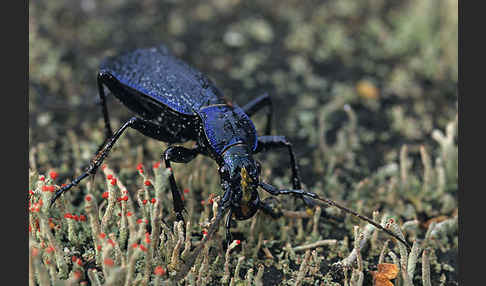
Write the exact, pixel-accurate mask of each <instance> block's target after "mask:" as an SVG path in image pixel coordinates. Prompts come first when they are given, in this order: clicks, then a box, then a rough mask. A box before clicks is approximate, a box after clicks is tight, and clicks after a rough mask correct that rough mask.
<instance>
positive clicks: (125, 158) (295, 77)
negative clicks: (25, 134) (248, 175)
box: [29, 0, 459, 285]
mask: <svg viewBox="0 0 486 286" xmlns="http://www.w3.org/2000/svg"><path fill="white" fill-rule="evenodd" d="M457 5H458V3H457V1H454V0H432V1H420V0H409V1H399V2H396V1H395V2H393V1H392V2H390V1H382V0H364V1H353V0H341V1H312V2H308V1H306V2H302V1H291V0H288V1H239V0H224V1H222V0H210V1H196V2H194V1H143V2H142V1H102V2H98V1H90V0H83V1H79V2H72V1H40V2H39V1H31V2H29V116H30V119H31V120H29V124H30V125H29V148H30V149H29V190H30V191H31V192H32V194H33V195H32V197H31V199H30V206H29V230H30V231H29V238H30V239H29V248H30V251H29V254H30V255H29V283H30V285H36V284H38V285H51V284H55V285H62V284H69V285H71V284H73V285H74V284H76V283H80V281H90V283H91V284H93V285H107V284H110V283H111V284H112V285H136V284H140V285H147V284H148V285H164V284H168V285H170V284H171V282H173V280H174V279H173V278H174V277H175V276H176V275H177V272H178V271H179V270H178V269H182V266H183V263H184V261H185V259H184V258H186V257H188V256H189V255H190V254H191V253H192V251H193V249H194V248H195V247H197V245H198V243H200V241H201V239H202V237H203V235H204V233H205V232H206V231H207V230H208V228H209V226H210V223H211V220H212V218H213V217H214V207H215V206H216V204H217V202H218V199H219V198H218V197H217V196H216V194H219V193H220V186H219V179H218V177H217V172H216V164H215V163H214V162H212V161H211V160H209V159H208V158H203V157H198V158H196V159H195V160H194V161H193V162H191V163H190V164H187V165H178V164H174V166H173V172H174V174H175V177H176V180H177V182H178V184H179V186H180V189H181V191H182V192H183V194H184V202H185V207H186V209H187V214H186V225H182V224H176V223H175V216H174V214H173V212H172V198H171V194H170V191H168V189H167V185H166V176H167V173H166V172H167V171H166V170H165V168H163V166H162V165H160V156H161V154H162V152H163V150H164V148H165V147H166V146H167V145H166V144H165V143H159V142H157V141H155V140H151V139H148V138H146V137H144V136H141V135H140V134H138V133H136V132H134V131H128V132H127V133H126V134H124V135H123V137H122V138H121V139H120V140H119V142H118V143H117V145H116V146H115V147H114V149H113V151H112V152H111V153H110V155H109V157H108V158H107V159H106V161H105V163H106V164H107V167H106V168H104V169H103V170H99V171H98V174H97V175H96V176H95V177H94V180H92V181H90V179H86V180H85V181H83V182H82V183H81V184H80V186H79V187H78V188H74V189H72V190H71V191H69V192H68V193H66V194H65V195H63V196H62V197H61V198H60V199H59V201H58V202H57V203H56V205H54V207H53V208H51V209H49V208H48V204H49V198H50V197H51V196H52V192H51V190H52V186H54V185H55V186H59V185H61V184H63V183H67V182H68V181H69V178H72V177H74V176H76V175H79V174H80V173H81V171H82V169H83V168H84V166H86V164H87V163H88V162H89V160H90V159H91V158H92V156H93V153H94V152H95V150H96V149H97V147H98V144H100V143H101V142H102V141H103V139H104V137H103V136H104V126H103V121H102V116H101V111H100V110H98V109H99V107H98V106H96V104H95V103H96V99H97V95H96V93H97V88H96V81H95V78H96V77H95V75H96V71H97V66H98V65H99V63H100V61H101V60H102V59H103V58H104V57H106V56H110V55H114V54H116V53H119V52H122V51H125V50H130V49H133V48H137V47H146V46H152V45H156V44H158V43H160V42H164V43H166V44H167V45H168V46H169V47H170V48H171V49H172V50H173V51H174V53H175V54H176V55H178V56H180V57H182V58H183V59H184V60H186V61H187V62H189V63H190V64H191V65H193V66H195V67H197V68H198V69H200V70H202V71H203V72H204V73H206V74H208V75H209V76H210V77H211V78H212V79H213V80H214V81H215V82H216V83H217V86H218V87H220V88H221V89H222V91H223V92H224V93H225V95H226V96H228V97H229V98H232V99H233V100H234V101H236V102H237V103H238V104H240V105H243V104H244V103H246V102H248V101H249V100H250V99H253V98H254V97H256V96H257V95H259V94H262V93H263V92H265V91H267V92H269V93H270V95H271V96H272V98H273V100H274V104H275V109H274V110H275V111H277V112H275V114H274V119H275V120H274V126H273V127H274V130H273V131H272V132H273V133H272V134H275V135H285V136H286V137H287V138H289V140H290V141H291V142H293V143H294V149H295V152H296V154H297V157H298V161H299V164H300V166H301V170H300V171H301V175H302V177H303V183H304V185H305V188H306V189H308V190H310V191H313V192H316V193H318V194H319V195H321V196H324V197H328V198H331V199H333V200H336V201H338V202H341V203H342V204H345V205H346V206H348V207H350V208H352V209H354V210H356V211H358V212H360V213H362V214H365V215H367V216H373V219H374V220H375V221H377V222H379V223H381V224H382V225H384V226H388V227H389V228H390V230H392V231H394V232H396V233H397V234H399V235H403V236H404V237H405V238H406V239H407V241H408V242H409V243H410V244H411V245H413V246H412V249H411V250H407V249H405V248H404V247H403V246H402V245H401V244H399V243H397V242H396V241H394V240H393V239H390V237H389V236H387V235H386V234H384V233H383V232H380V231H377V230H375V229H374V228H373V227H372V226H370V225H367V224H366V223H364V222H361V221H359V220H357V219H355V218H354V217H351V216H349V215H345V214H343V213H341V212H340V211H339V210H337V209H335V208H332V207H329V208H324V207H322V208H319V209H316V210H315V212H314V214H312V215H309V214H308V213H306V212H305V211H304V208H303V206H302V205H301V203H300V202H299V201H298V200H294V199H293V198H286V197H279V198H278V199H276V200H275V201H272V203H273V204H274V205H275V206H276V207H278V208H280V209H281V210H282V212H283V213H284V217H282V218H280V219H277V220H274V219H272V218H270V217H267V216H265V215H263V214H257V215H256V216H255V217H253V218H252V219H250V220H247V221H241V222H240V221H239V222H238V223H237V225H236V226H235V227H232V229H231V230H232V233H233V235H234V238H235V240H240V243H241V244H239V245H237V246H236V247H235V248H233V249H231V251H230V252H229V255H226V250H224V249H223V248H222V241H223V239H224V231H223V230H222V228H223V227H222V226H221V227H220V228H221V229H220V230H219V231H218V232H217V233H216V234H215V236H214V237H213V238H212V239H211V240H210V241H208V243H207V244H206V245H205V247H204V248H203V250H202V251H201V255H200V256H199V257H198V258H197V259H196V261H195V263H194V266H193V267H192V268H191V269H190V270H189V272H188V273H187V275H186V276H185V280H182V281H181V282H179V284H187V285H218V284H221V281H222V280H224V281H226V284H230V285H277V284H279V285H296V284H297V285H320V284H324V285H343V284H345V285H360V284H361V283H362V284H363V285H370V284H372V283H373V276H372V275H371V271H375V270H376V269H377V265H378V264H381V263H394V264H395V265H397V267H398V268H399V270H400V272H399V273H398V276H397V278H395V279H393V280H392V282H393V283H394V284H395V285H410V284H413V285H420V284H422V283H423V284H424V285H441V284H442V285H454V284H457V268H458V265H457V252H458V247H459V245H458V220H457V215H458V211H457V209H458V204H457V196H458V148H457V133H458V132H457V131H458V130H457V129H458V118H457V80H458V65H457V49H458V44H457V36H458V29H457V23H458V17H457V16H458V10H457ZM109 110H110V116H111V124H112V126H114V127H116V126H119V125H120V124H121V123H122V122H124V120H126V118H128V117H127V116H128V112H127V110H126V109H125V108H122V107H121V106H120V105H119V104H117V103H116V101H115V100H111V99H110V100H109ZM254 121H255V124H256V126H257V129H258V130H262V129H261V127H263V126H264V125H263V123H264V122H265V121H264V116H261V115H257V116H255V120H254ZM256 158H257V159H258V160H259V161H261V162H262V167H263V168H262V170H263V172H262V176H261V179H262V180H264V181H265V182H269V183H272V184H274V185H276V186H278V187H282V188H284V187H289V174H290V171H289V169H288V167H287V162H288V159H287V157H286V156H285V154H283V153H282V154H280V153H278V152H274V153H268V154H266V155H264V156H261V155H258V156H256ZM157 162H159V165H157ZM138 163H142V164H143V165H142V169H143V170H144V172H143V173H142V172H140V171H139V170H138V169H137V168H136V166H137V164H138ZM154 163H155V164H156V166H157V168H154V167H155V166H153V164H154ZM53 170H55V171H56V172H57V174H59V175H58V177H57V178H55V179H52V178H51V177H50V175H49V173H50V172H51V171H53ZM109 175H111V177H110V179H108V176H109ZM42 178H43V179H42ZM113 178H115V179H116V182H114V184H113V185H112V182H113ZM145 181H149V182H150V184H149V185H145ZM186 189H187V190H188V191H187V192H184V190H186ZM105 192H106V194H108V197H107V198H103V194H104V193H105ZM125 196H127V198H126V199H125ZM261 197H262V198H266V197H268V195H267V194H264V193H263V192H262V193H261ZM88 198H89V199H88ZM376 210H379V212H376ZM390 219H392V220H393V221H392V222H391V221H390ZM357 225H358V226H359V227H356V226H357ZM184 228H186V232H185V235H184V232H182V230H183V229H184ZM358 253H359V255H358ZM343 265H345V266H346V267H343Z"/></svg>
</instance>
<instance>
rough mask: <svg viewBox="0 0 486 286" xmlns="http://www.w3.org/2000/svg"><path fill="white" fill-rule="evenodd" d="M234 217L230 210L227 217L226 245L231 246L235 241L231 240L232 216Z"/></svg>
mask: <svg viewBox="0 0 486 286" xmlns="http://www.w3.org/2000/svg"><path fill="white" fill-rule="evenodd" d="M232 215H233V210H232V209H231V208H230V210H229V212H228V216H227V217H226V224H225V226H226V245H229V244H230V243H231V242H232V241H233V240H232V239H231V231H230V228H231V216H232Z"/></svg>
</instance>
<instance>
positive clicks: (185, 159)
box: [162, 146, 200, 221]
mask: <svg viewBox="0 0 486 286" xmlns="http://www.w3.org/2000/svg"><path fill="white" fill-rule="evenodd" d="M199 154H200V150H199V149H198V148H194V149H188V148H185V147H182V146H170V147H169V148H167V149H166V150H165V152H164V155H163V156H162V159H163V160H164V162H165V166H166V167H167V168H171V169H172V167H171V165H170V162H171V161H172V162H175V163H189V162H190V161H192V159H194V158H195V157H196V156H197V155H199ZM169 183H170V190H171V192H172V200H173V203H174V211H175V213H176V218H177V220H182V221H183V220H184V218H183V216H182V212H183V211H184V203H183V202H182V196H181V193H180V192H179V189H178V188H177V184H176V181H175V177H174V173H173V172H171V173H170V176H169Z"/></svg>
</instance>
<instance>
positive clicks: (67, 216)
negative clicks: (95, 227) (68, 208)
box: [64, 213, 73, 218]
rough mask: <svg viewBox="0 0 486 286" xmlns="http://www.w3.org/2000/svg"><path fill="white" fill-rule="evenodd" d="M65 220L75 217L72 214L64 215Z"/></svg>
mask: <svg viewBox="0 0 486 286" xmlns="http://www.w3.org/2000/svg"><path fill="white" fill-rule="evenodd" d="M64 218H73V215H72V214H70V213H66V214H64Z"/></svg>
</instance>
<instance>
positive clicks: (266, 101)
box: [242, 93, 273, 135]
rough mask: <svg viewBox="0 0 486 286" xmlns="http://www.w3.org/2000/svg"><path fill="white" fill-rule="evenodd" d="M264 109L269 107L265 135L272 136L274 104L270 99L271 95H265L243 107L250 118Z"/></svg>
mask: <svg viewBox="0 0 486 286" xmlns="http://www.w3.org/2000/svg"><path fill="white" fill-rule="evenodd" d="M264 107H268V109H267V125H266V127H265V134H268V135H270V134H271V132H272V114H273V104H272V99H271V98H270V95H268V93H264V94H263V95H261V96H259V97H257V98H255V99H253V100H252V101H250V102H248V103H247V104H246V105H245V106H243V107H242V109H243V111H244V112H245V113H246V114H247V115H248V116H252V115H253V114H255V113H257V112H258V111H259V110H261V109H262V108H264Z"/></svg>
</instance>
